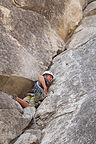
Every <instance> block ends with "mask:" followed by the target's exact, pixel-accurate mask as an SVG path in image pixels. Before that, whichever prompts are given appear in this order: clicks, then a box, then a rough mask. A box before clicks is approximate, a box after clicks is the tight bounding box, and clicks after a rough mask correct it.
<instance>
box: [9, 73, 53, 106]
mask: <svg viewBox="0 0 96 144" xmlns="http://www.w3.org/2000/svg"><path fill="white" fill-rule="evenodd" d="M53 78H54V75H53V73H52V72H50V71H45V72H44V73H43V74H42V75H40V78H39V80H38V81H37V82H36V83H35V85H34V87H33V89H31V90H30V91H29V92H28V93H27V95H26V97H25V98H24V99H21V98H19V97H17V96H16V95H13V96H12V98H13V99H14V100H16V101H17V102H19V103H20V104H21V106H22V107H24V108H25V107H28V106H34V107H36V108H37V107H38V106H39V105H40V104H41V102H42V101H43V100H44V99H45V98H46V97H47V91H48V88H49V86H50V84H51V82H52V80H53Z"/></svg>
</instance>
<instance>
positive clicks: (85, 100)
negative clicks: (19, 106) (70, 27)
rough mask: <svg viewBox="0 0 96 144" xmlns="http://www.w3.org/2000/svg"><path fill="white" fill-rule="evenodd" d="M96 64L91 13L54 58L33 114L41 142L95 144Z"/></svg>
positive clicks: (95, 20)
mask: <svg viewBox="0 0 96 144" xmlns="http://www.w3.org/2000/svg"><path fill="white" fill-rule="evenodd" d="M91 5H92V4H91ZM89 6H90V5H89ZM93 9H94V8H93ZM89 11H90V10H89ZM93 17H94V18H93ZM95 67H96V18H95V15H92V16H88V17H85V18H84V19H83V21H82V23H81V25H80V26H79V27H78V28H77V29H76V30H75V32H74V34H73V36H72V38H71V42H70V43H69V46H68V50H66V51H65V52H63V53H62V54H60V55H59V56H57V57H56V58H55V59H54V61H53V65H52V67H51V70H52V71H53V73H54V74H55V78H56V79H55V81H54V82H53V85H52V86H51V88H50V93H49V96H48V97H47V98H46V100H44V101H43V103H42V104H41V105H40V107H39V109H38V110H37V113H36V114H37V122H38V126H39V128H41V129H42V135H43V139H42V142H41V144H45V143H46V144H50V143H52V144H95V142H96V136H95V131H96V127H95V125H96V114H95V113H96V68H95ZM51 89H52V90H51ZM50 105H51V106H50Z"/></svg>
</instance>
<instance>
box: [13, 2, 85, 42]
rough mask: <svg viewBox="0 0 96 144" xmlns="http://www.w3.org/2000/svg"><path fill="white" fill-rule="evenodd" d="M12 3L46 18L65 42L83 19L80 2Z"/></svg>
mask: <svg viewBox="0 0 96 144" xmlns="http://www.w3.org/2000/svg"><path fill="white" fill-rule="evenodd" d="M11 2H12V3H14V5H15V6H17V7H20V8H23V9H30V10H32V11H35V12H37V13H40V14H41V15H43V16H45V17H46V18H47V20H48V21H49V22H50V24H51V26H52V28H53V29H54V30H55V31H56V32H57V33H58V34H59V36H60V37H61V38H62V39H63V40H65V39H66V38H67V36H68V35H69V34H70V33H71V32H72V30H74V29H75V27H76V26H77V25H78V23H79V22H80V20H81V19H82V7H81V5H80V2H79V0H67V1H66V0H58V1H57V0H35V1H34V0H21V1H19V0H11ZM84 3H85V1H84Z"/></svg>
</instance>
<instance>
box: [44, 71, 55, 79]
mask: <svg viewBox="0 0 96 144" xmlns="http://www.w3.org/2000/svg"><path fill="white" fill-rule="evenodd" d="M42 75H51V76H52V78H54V75H53V73H52V72H50V71H45V72H44V73H43V74H42Z"/></svg>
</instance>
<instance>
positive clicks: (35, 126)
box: [33, 116, 40, 144]
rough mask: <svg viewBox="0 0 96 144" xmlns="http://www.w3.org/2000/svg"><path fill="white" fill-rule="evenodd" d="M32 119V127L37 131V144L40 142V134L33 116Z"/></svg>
mask: <svg viewBox="0 0 96 144" xmlns="http://www.w3.org/2000/svg"><path fill="white" fill-rule="evenodd" d="M33 121H34V128H35V130H36V133H37V138H38V144H40V134H39V130H38V126H37V124H36V119H35V116H34V117H33Z"/></svg>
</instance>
